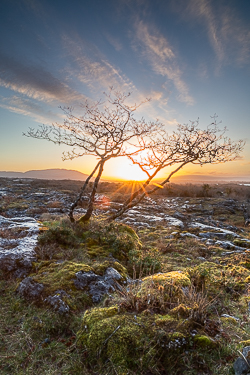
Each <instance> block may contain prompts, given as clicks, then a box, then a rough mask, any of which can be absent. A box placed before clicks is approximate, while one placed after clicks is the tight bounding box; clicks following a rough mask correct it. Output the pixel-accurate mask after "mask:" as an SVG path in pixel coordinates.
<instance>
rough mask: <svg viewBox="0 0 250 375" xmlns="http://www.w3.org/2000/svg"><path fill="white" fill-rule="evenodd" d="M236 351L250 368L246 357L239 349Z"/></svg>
mask: <svg viewBox="0 0 250 375" xmlns="http://www.w3.org/2000/svg"><path fill="white" fill-rule="evenodd" d="M237 352H238V353H239V354H240V355H241V356H242V358H243V359H244V361H245V362H246V364H247V365H248V367H249V368H250V365H249V362H248V360H247V359H246V357H245V356H244V354H243V353H241V352H240V351H239V350H237Z"/></svg>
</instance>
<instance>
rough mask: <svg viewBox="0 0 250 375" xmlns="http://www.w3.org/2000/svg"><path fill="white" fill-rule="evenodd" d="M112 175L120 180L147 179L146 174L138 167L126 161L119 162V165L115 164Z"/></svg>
mask: <svg viewBox="0 0 250 375" xmlns="http://www.w3.org/2000/svg"><path fill="white" fill-rule="evenodd" d="M113 174H114V175H115V177H117V178H118V179H120V180H127V181H143V180H146V179H147V175H146V173H144V172H143V171H142V170H141V169H140V168H139V167H138V165H134V164H132V162H131V161H129V160H126V159H123V160H121V159H120V160H119V163H117V165H116V166H115V168H114V170H113Z"/></svg>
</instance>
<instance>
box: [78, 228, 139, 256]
mask: <svg viewBox="0 0 250 375" xmlns="http://www.w3.org/2000/svg"><path fill="white" fill-rule="evenodd" d="M83 239H84V241H85V243H86V246H87V252H88V254H89V256H91V257H106V256H108V255H112V256H113V257H115V258H116V259H118V260H128V259H129V252H130V251H135V250H139V249H141V246H142V245H141V243H140V241H139V237H138V236H137V234H136V233H135V231H134V230H133V229H132V228H131V227H129V226H128V225H124V224H119V223H111V224H109V225H105V224H99V225H98V226H96V227H95V228H89V230H87V231H85V232H84V233H83Z"/></svg>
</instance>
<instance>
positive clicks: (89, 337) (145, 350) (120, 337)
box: [77, 306, 157, 374]
mask: <svg viewBox="0 0 250 375" xmlns="http://www.w3.org/2000/svg"><path fill="white" fill-rule="evenodd" d="M150 323H152V322H151V321H150V320H149V318H147V319H145V318H142V317H140V316H139V315H138V316H137V317H136V318H135V316H134V315H130V314H123V315H120V314H118V308H117V307H116V306H113V307H110V308H96V309H93V310H88V311H86V312H85V314H84V317H83V320H82V329H81V331H79V332H78V334H77V336H78V341H79V342H80V343H81V344H83V345H84V346H85V347H86V348H87V350H88V354H89V360H90V362H91V361H93V363H96V359H97V358H99V361H101V362H102V363H105V362H106V361H107V360H111V361H112V363H113V364H114V366H115V368H116V371H117V373H118V374H123V373H124V371H126V370H127V369H137V370H138V368H144V367H146V368H147V367H148V366H149V363H151V365H153V359H154V356H155V355H156V353H157V352H156V348H154V346H151V345H150V344H151V340H152V338H153V332H154V328H153V326H152V324H150Z"/></svg>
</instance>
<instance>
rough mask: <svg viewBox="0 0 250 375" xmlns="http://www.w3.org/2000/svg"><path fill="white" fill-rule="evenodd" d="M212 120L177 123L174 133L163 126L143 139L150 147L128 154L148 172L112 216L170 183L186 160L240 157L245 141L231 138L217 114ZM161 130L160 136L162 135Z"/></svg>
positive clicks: (218, 160) (216, 160)
mask: <svg viewBox="0 0 250 375" xmlns="http://www.w3.org/2000/svg"><path fill="white" fill-rule="evenodd" d="M212 119H213V121H212V123H211V124H210V125H209V126H208V127H207V128H206V129H205V130H201V129H200V128H199V120H197V121H194V122H190V124H186V125H178V126H177V130H176V131H174V132H173V134H172V135H168V134H167V133H165V132H164V131H163V129H161V130H160V133H158V136H157V137H154V136H153V137H152V138H151V139H150V140H149V141H148V142H147V143H145V140H143V141H142V142H143V144H142V146H143V149H144V150H147V152H146V153H145V151H144V152H143V153H142V154H141V153H140V152H138V153H136V154H134V155H129V158H130V159H131V160H132V162H133V163H134V164H137V165H138V166H139V167H140V168H141V170H142V171H144V172H145V173H146V175H147V176H148V178H147V180H146V181H145V182H144V183H143V184H142V185H141V187H140V188H139V189H138V190H136V191H134V192H133V193H132V194H131V196H130V197H129V198H128V199H127V200H126V201H125V202H124V204H123V205H122V206H121V207H120V209H119V210H118V211H117V212H116V213H114V214H113V215H111V216H110V218H109V220H114V219H116V218H118V217H120V216H121V215H122V214H123V213H124V212H126V211H127V210H129V209H130V208H132V207H134V206H135V205H137V204H138V203H139V202H141V201H142V199H143V198H144V197H145V196H148V195H150V194H152V193H154V192H155V191H156V190H158V189H160V188H162V187H163V186H164V185H165V184H167V183H168V182H169V181H170V179H171V177H172V176H173V175H174V174H175V173H177V172H178V171H179V170H180V169H181V168H183V167H184V166H185V165H187V164H198V165H200V166H202V165H204V164H219V163H225V162H228V161H232V160H235V159H236V158H238V156H239V154H240V152H241V151H242V150H243V147H244V144H245V143H244V142H243V141H242V140H240V141H238V142H233V141H231V139H230V138H227V137H225V132H226V130H227V129H226V128H224V129H220V128H219V127H218V123H217V116H216V115H214V116H213V117H212ZM159 134H160V136H159ZM172 166H175V168H174V169H173V170H172V171H171V172H169V173H168V174H167V175H166V178H165V179H164V180H163V181H162V182H161V183H160V184H154V185H153V186H152V184H151V185H150V183H151V181H152V179H153V178H154V177H156V175H157V174H158V173H159V171H161V170H162V169H164V168H167V167H172Z"/></svg>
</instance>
